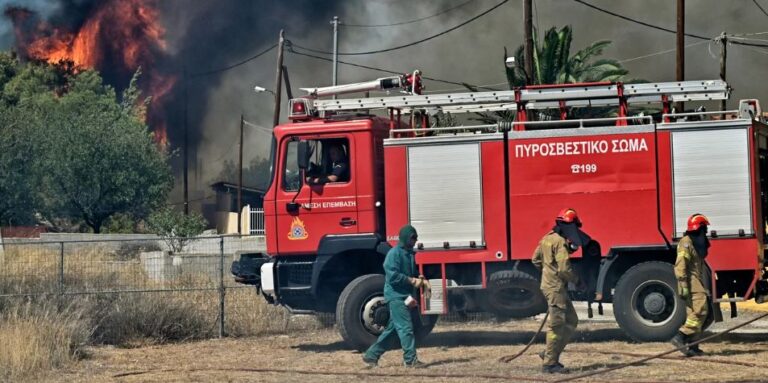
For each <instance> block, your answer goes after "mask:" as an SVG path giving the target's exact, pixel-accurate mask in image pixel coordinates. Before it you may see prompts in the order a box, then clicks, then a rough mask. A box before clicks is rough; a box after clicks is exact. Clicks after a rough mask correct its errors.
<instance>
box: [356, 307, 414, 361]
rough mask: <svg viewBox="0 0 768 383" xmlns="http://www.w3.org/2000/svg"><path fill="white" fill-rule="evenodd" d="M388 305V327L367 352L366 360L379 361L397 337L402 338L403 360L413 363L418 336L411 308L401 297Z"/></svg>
mask: <svg viewBox="0 0 768 383" xmlns="http://www.w3.org/2000/svg"><path fill="white" fill-rule="evenodd" d="M387 306H388V307H389V323H387V328H386V329H384V332H382V333H381V335H379V339H377V340H376V343H374V344H373V345H371V347H369V348H368V350H367V351H366V352H365V360H369V361H378V360H379V358H381V356H382V355H383V354H384V352H386V351H387V350H388V349H390V348H392V347H393V345H394V341H395V339H397V338H400V346H401V347H402V348H403V360H404V361H405V362H406V363H412V362H413V361H415V360H416V337H415V336H414V334H413V321H412V320H411V310H410V309H409V308H408V307H407V306H406V305H405V302H403V301H402V300H400V299H396V300H393V301H390V302H389V303H387ZM396 337H397V338H396Z"/></svg>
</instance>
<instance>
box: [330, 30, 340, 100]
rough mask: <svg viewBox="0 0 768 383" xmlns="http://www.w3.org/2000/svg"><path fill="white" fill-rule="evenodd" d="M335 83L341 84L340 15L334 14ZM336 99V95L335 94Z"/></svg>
mask: <svg viewBox="0 0 768 383" xmlns="http://www.w3.org/2000/svg"><path fill="white" fill-rule="evenodd" d="M331 25H333V77H332V79H333V85H338V84H339V16H333V20H331ZM333 98H334V99H335V98H336V96H333Z"/></svg>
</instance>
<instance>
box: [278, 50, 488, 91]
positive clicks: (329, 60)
mask: <svg viewBox="0 0 768 383" xmlns="http://www.w3.org/2000/svg"><path fill="white" fill-rule="evenodd" d="M293 47H295V44H293V45H292V46H291V45H289V46H288V52H290V53H293V54H296V55H299V56H304V57H309V58H313V59H316V60H323V61H328V62H331V61H333V60H332V59H330V58H327V57H322V56H316V55H313V54H309V53H304V52H297V51H295V50H294V49H293ZM297 48H300V47H297ZM300 49H303V48H300ZM338 63H339V64H344V65H348V66H352V67H357V68H362V69H368V70H372V71H376V72H381V73H387V74H396V75H401V74H403V72H397V71H393V70H389V69H382V68H377V67H373V66H368V65H362V64H356V63H351V62H347V61H341V60H339V61H338ZM421 78H422V79H424V80H429V81H435V82H441V83H444V84H451V85H458V86H465V85H469V86H473V87H477V88H479V89H486V90H498V89H492V88H486V87H482V86H476V85H472V84H467V83H463V82H457V81H449V80H442V79H439V78H434V77H427V76H421Z"/></svg>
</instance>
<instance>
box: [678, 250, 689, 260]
mask: <svg viewBox="0 0 768 383" xmlns="http://www.w3.org/2000/svg"><path fill="white" fill-rule="evenodd" d="M677 256H678V257H683V258H684V259H690V258H691V254H690V253H689V252H687V251H685V250H678V251H677Z"/></svg>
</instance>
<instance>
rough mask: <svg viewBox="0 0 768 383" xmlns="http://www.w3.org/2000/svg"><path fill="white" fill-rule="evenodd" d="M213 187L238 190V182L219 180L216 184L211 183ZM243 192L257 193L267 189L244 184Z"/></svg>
mask: <svg viewBox="0 0 768 383" xmlns="http://www.w3.org/2000/svg"><path fill="white" fill-rule="evenodd" d="M211 188H213V190H215V191H217V192H229V191H237V188H238V186H237V184H233V183H229V182H226V181H219V182H216V183H214V184H211ZM243 193H256V194H262V195H263V194H264V193H266V190H262V189H257V188H252V187H248V186H243Z"/></svg>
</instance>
